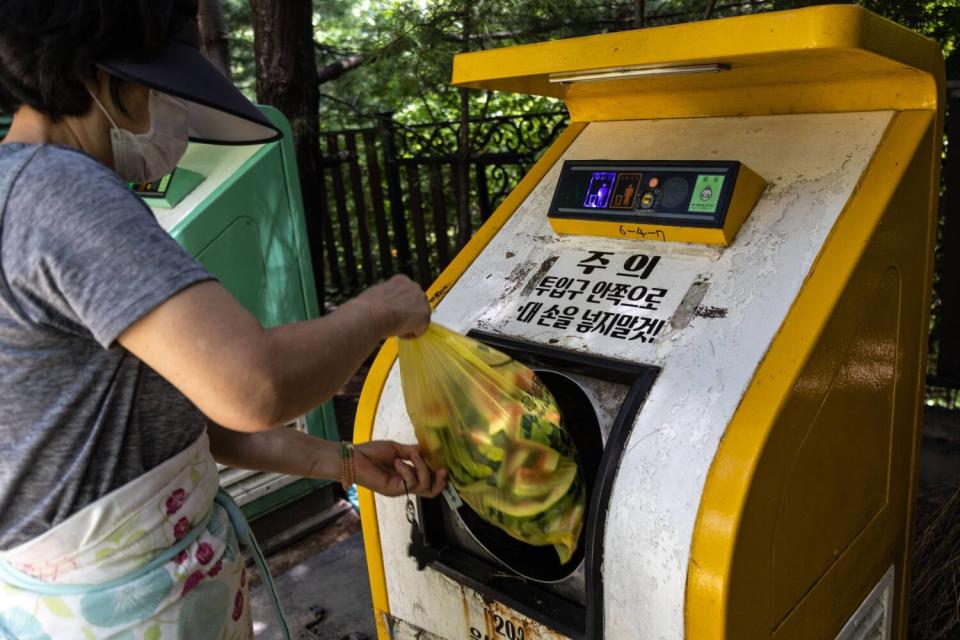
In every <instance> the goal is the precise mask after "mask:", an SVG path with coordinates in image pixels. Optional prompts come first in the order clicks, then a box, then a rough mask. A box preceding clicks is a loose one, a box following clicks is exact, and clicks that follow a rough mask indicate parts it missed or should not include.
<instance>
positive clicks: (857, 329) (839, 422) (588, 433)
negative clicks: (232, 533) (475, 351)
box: [356, 6, 944, 640]
mask: <svg viewBox="0 0 960 640" xmlns="http://www.w3.org/2000/svg"><path fill="white" fill-rule="evenodd" d="M453 80H454V83H455V84H456V85H458V86H463V87H471V88H477V89H489V90H499V91H511V92H518V93H528V94H537V95H546V96H554V97H557V98H560V99H562V100H564V102H565V103H566V105H567V107H568V109H569V112H570V118H571V123H570V125H569V127H568V128H567V129H566V131H565V132H563V133H562V135H560V137H559V138H558V139H557V141H556V142H555V143H554V144H553V146H552V147H550V149H549V150H547V152H546V153H545V154H544V155H543V157H542V158H541V159H540V160H539V162H538V163H537V164H536V165H535V166H534V167H533V168H532V169H531V171H530V172H529V173H528V174H527V175H526V176H525V177H524V178H523V180H522V181H521V182H520V183H519V185H518V186H517V188H516V189H515V190H514V191H513V193H511V194H510V196H509V197H508V198H507V199H506V200H505V201H504V203H503V204H502V205H501V206H500V208H499V209H498V210H497V211H496V213H495V214H494V215H493V216H492V218H491V219H490V220H489V221H488V222H487V223H486V224H485V225H484V226H483V227H482V228H481V229H480V230H479V231H478V232H477V234H476V235H475V236H474V238H473V239H472V241H471V242H470V243H469V244H468V245H467V246H466V247H465V249H464V250H463V251H462V252H461V253H460V254H459V255H458V256H457V257H456V258H455V259H454V260H453V262H452V263H451V265H450V266H449V267H448V268H447V270H446V271H444V273H443V274H442V275H441V276H440V278H439V279H438V280H437V282H436V283H434V285H433V286H432V287H431V288H430V290H429V297H430V300H431V302H432V304H433V305H434V307H435V309H436V312H435V316H434V317H435V320H436V321H437V322H439V323H441V324H444V325H446V326H449V327H451V328H453V329H456V330H459V331H461V332H465V333H471V334H472V335H474V336H476V337H478V338H479V339H481V340H484V341H486V342H488V343H489V344H491V345H493V346H495V347H497V348H499V349H502V350H504V351H506V352H507V353H509V354H512V355H513V356H515V357H516V358H518V359H520V360H522V361H524V362H526V363H528V364H529V365H530V366H531V367H532V368H534V369H535V370H537V371H540V372H541V374H542V378H543V380H544V382H545V384H546V385H547V386H548V387H550V388H551V389H552V390H553V392H554V395H555V396H556V397H557V399H558V402H559V403H560V406H561V409H562V411H563V414H564V418H565V424H566V425H567V427H568V429H569V430H570V431H571V434H572V437H573V439H574V441H575V442H576V444H577V446H578V449H579V452H580V458H581V464H582V468H583V470H584V473H585V476H586V478H587V483H588V485H589V491H590V494H589V495H590V497H589V500H588V515H587V520H586V526H585V527H584V533H583V536H582V538H581V541H580V552H579V553H578V555H577V556H576V557H575V558H574V559H573V560H572V561H571V562H570V563H568V564H567V565H564V566H558V560H557V557H556V554H555V553H554V552H553V551H552V549H543V548H537V547H531V546H526V545H525V544H523V543H521V542H517V541H515V540H513V539H511V538H507V537H506V536H505V535H504V534H500V533H499V531H498V530H496V529H492V528H491V527H490V526H488V525H485V524H484V523H483V522H482V521H480V520H479V519H478V518H477V517H476V515H475V514H473V513H472V512H471V511H470V510H469V508H468V507H465V506H459V507H457V506H456V501H455V500H445V499H443V498H438V499H435V500H422V501H420V502H419V503H418V504H417V505H416V509H415V513H414V514H413V516H414V517H413V519H414V520H415V522H416V524H417V530H416V531H417V532H419V536H418V535H414V533H415V532H414V531H412V526H411V524H408V520H407V514H406V512H405V502H404V500H402V499H386V498H381V497H374V496H373V495H372V494H371V493H369V492H366V491H364V492H362V493H361V513H362V520H363V530H364V540H365V544H366V550H367V556H368V563H369V573H370V582H371V588H372V594H373V603H374V607H375V613H376V619H377V625H378V632H379V635H380V638H381V640H386V639H387V638H397V639H405V638H421V639H423V638H441V639H443V640H547V639H550V640H554V639H557V638H577V639H580V638H589V639H600V638H606V639H611V640H643V639H646V638H650V639H653V638H656V639H658V640H660V639H671V638H696V639H729V640H747V639H753V638H777V639H785V638H792V639H800V640H817V639H821V638H824V639H833V638H844V639H848V638H903V637H905V629H906V615H905V610H906V593H907V585H908V581H909V533H910V526H911V504H912V501H913V494H914V491H915V484H916V482H915V477H916V450H917V444H918V441H919V434H920V421H919V416H920V407H921V399H922V395H921V394H922V389H923V380H924V375H923V372H924V364H925V353H926V333H927V322H928V314H929V311H928V309H929V303H930V285H931V264H932V248H933V243H934V235H935V202H936V195H937V190H938V173H939V158H940V131H941V126H942V117H943V112H942V106H941V105H942V100H941V96H942V94H943V91H944V81H943V63H942V57H941V54H940V51H939V48H938V47H937V45H936V44H935V43H934V42H932V41H929V40H926V39H924V38H922V37H920V36H918V35H916V34H914V33H912V32H910V31H908V30H906V29H903V28H901V27H899V26H897V25H896V24H894V23H892V22H888V21H887V20H884V19H882V18H880V17H878V16H876V15H874V14H871V13H869V12H867V11H865V10H863V9H861V8H858V7H855V6H831V7H816V8H808V9H802V10H798V11H792V12H783V13H769V14H761V15H753V16H746V17H737V18H731V19H724V20H715V21H710V22H704V23H695V24H686V25H680V26H670V27H663V28H656V29H645V30H641V31H631V32H624V33H614V34H606V35H599V36H592V37H586V38H578V39H572V40H565V41H556V42H549V43H544V44H536V45H528V46H521V47H516V48H507V49H500V50H492V51H483V52H477V53H470V54H464V55H459V56H457V57H456V59H455V60H454V70H453ZM395 359H396V345H395V344H394V343H388V344H387V345H386V346H385V347H384V348H383V350H382V351H381V353H380V354H379V356H378V358H377V360H376V362H375V364H374V366H373V367H372V369H371V370H370V374H369V377H368V378H367V382H366V386H365V387H364V390H363V394H362V396H361V399H360V407H359V412H358V415H357V423H356V434H357V439H358V440H361V441H362V440H366V439H368V438H393V439H396V440H401V441H407V442H409V441H412V440H413V439H414V434H413V429H412V426H411V424H410V421H409V419H408V417H407V414H406V411H405V408H404V401H403V395H402V391H401V386H400V376H399V370H398V367H396V366H395V364H396V363H395ZM420 536H422V540H419V539H418V538H419V537H420ZM419 567H423V569H422V570H418V568H419Z"/></svg>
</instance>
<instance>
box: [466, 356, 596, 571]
mask: <svg viewBox="0 0 960 640" xmlns="http://www.w3.org/2000/svg"><path fill="white" fill-rule="evenodd" d="M536 373H537V376H538V377H539V378H540V380H541V381H543V384H545V385H546V386H547V388H548V389H549V390H550V392H551V393H552V394H553V397H554V398H556V400H557V404H558V405H559V407H560V413H561V415H562V416H563V424H564V426H565V427H566V429H567V432H568V433H569V434H570V438H571V439H572V440H573V443H574V445H576V447H577V454H578V456H579V458H580V467H581V470H582V472H583V480H584V484H585V485H586V487H585V488H586V492H587V512H586V513H585V514H584V526H583V528H582V529H581V530H580V540H579V541H578V543H577V550H576V552H575V553H574V554H573V557H572V558H570V560H569V562H567V563H565V564H561V563H560V558H559V557H557V552H556V551H555V550H554V548H553V547H552V546H535V545H531V544H527V543H525V542H521V541H519V540H517V539H515V538H512V537H511V536H509V535H507V534H506V533H504V532H503V531H502V530H500V529H498V528H497V527H495V526H493V525H491V524H489V523H487V522H486V521H484V520H483V519H482V518H480V516H478V515H477V514H476V512H475V511H474V510H473V509H471V508H470V507H469V506H468V505H467V504H464V505H463V506H461V507H460V508H459V509H458V510H457V513H458V514H459V516H460V519H461V520H462V521H463V524H464V525H465V526H466V527H467V529H468V530H469V531H470V534H471V535H472V536H473V537H474V539H476V541H477V542H479V543H480V544H481V545H482V546H483V547H484V548H485V549H486V550H487V551H488V552H489V553H490V554H491V555H493V556H494V557H495V558H496V559H497V560H499V561H500V562H501V563H502V564H503V565H505V566H506V567H508V568H509V569H512V570H513V571H515V572H516V573H518V574H520V575H522V576H524V577H526V578H529V579H531V580H536V581H539V582H558V581H560V580H563V579H564V578H566V577H568V576H569V575H570V574H572V573H573V572H574V571H576V570H577V567H579V566H580V563H581V562H582V561H583V554H584V546H585V543H586V538H587V527H586V523H587V520H588V517H589V515H590V496H592V495H593V485H594V481H595V480H596V477H597V470H598V469H599V468H600V457H601V456H602V454H603V439H602V437H601V435H600V424H599V422H598V421H597V412H596V411H595V410H594V408H593V404H592V403H591V402H590V399H589V398H588V397H587V394H586V393H584V391H583V389H581V388H580V385H578V384H577V383H576V382H574V381H573V380H571V379H570V378H568V377H566V376H565V375H562V374H559V373H554V372H552V371H537V372H536Z"/></svg>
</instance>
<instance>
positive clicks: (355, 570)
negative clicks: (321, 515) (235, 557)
mask: <svg viewBox="0 0 960 640" xmlns="http://www.w3.org/2000/svg"><path fill="white" fill-rule="evenodd" d="M268 562H269V564H270V567H271V573H272V574H273V576H274V584H275V585H276V588H277V595H278V596H279V597H280V603H281V605H282V606H283V609H284V612H285V614H286V618H287V623H288V625H289V627H290V634H291V637H292V638H293V639H294V640H375V639H376V636H377V634H376V628H375V623H374V620H373V603H372V602H371V600H370V583H369V581H368V579H367V565H366V560H365V559H364V552H363V539H362V537H361V535H360V521H359V518H358V517H357V516H356V514H355V513H353V512H352V511H350V512H348V513H347V515H344V516H342V517H341V518H340V519H339V520H338V521H337V522H336V523H333V524H332V525H330V526H328V527H327V528H326V529H324V530H323V531H321V532H319V533H317V534H315V535H313V536H309V537H307V538H305V539H303V540H302V541H300V542H298V543H296V544H294V545H292V546H291V547H288V548H287V549H285V550H283V551H281V552H279V553H276V554H274V555H272V556H270V558H269V560H268ZM251 583H252V584H253V585H255V586H253V588H252V590H251V594H250V601H251V608H252V610H253V620H254V622H253V628H254V632H255V634H256V637H257V639H258V640H280V639H281V638H282V636H281V634H280V629H279V626H278V624H277V620H276V617H275V615H274V611H273V607H272V605H271V603H270V599H269V596H268V594H267V590H266V588H265V587H264V586H263V585H262V584H260V581H259V580H252V581H251Z"/></svg>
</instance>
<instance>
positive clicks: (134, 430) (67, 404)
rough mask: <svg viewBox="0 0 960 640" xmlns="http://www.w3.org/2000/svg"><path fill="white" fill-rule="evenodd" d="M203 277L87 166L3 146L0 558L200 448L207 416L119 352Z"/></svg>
mask: <svg viewBox="0 0 960 640" xmlns="http://www.w3.org/2000/svg"><path fill="white" fill-rule="evenodd" d="M210 277H211V276H210V275H209V273H207V271H206V270H204V269H203V267H201V266H200V265H199V264H197V262H196V261H195V260H194V259H193V258H191V257H190V256H189V255H188V254H187V253H186V252H184V251H183V249H181V248H180V246H179V245H178V244H177V243H176V242H175V241H174V240H173V239H172V238H171V237H170V236H169V235H168V234H167V233H166V232H165V231H164V230H163V229H162V228H161V227H160V225H159V224H158V223H157V221H156V219H155V218H154V216H153V214H152V213H151V211H150V209H149V208H148V207H147V206H146V205H144V203H143V202H142V201H141V200H140V199H139V198H138V197H137V196H136V195H134V194H133V193H132V192H131V191H130V190H129V189H127V187H126V185H125V184H123V183H122V182H121V181H120V180H119V178H117V176H116V175H115V174H113V173H112V172H111V171H109V170H108V169H106V168H105V167H103V166H102V165H100V164H99V163H98V162H96V161H95V160H94V159H92V158H91V157H89V156H87V155H85V154H83V153H81V152H79V151H75V150H71V149H67V148H64V147H59V146H54V145H25V144H7V145H0V550H5V549H10V548H12V547H14V546H16V545H18V544H20V543H22V542H25V541H27V540H29V539H30V538H32V537H34V536H37V535H39V534H42V533H44V532H45V531H47V530H48V529H50V528H51V527H53V526H55V525H56V524H58V523H60V522H62V521H63V520H65V519H66V518H67V517H69V516H70V515H71V514H73V513H75V512H76V511H78V510H80V509H82V508H83V507H84V506H86V505H88V504H90V503H91V502H93V501H95V500H97V499H98V498H100V497H102V496H104V495H106V494H107V493H109V492H110V491H112V490H113V489H116V488H118V487H120V486H122V485H123V484H125V483H127V482H129V481H131V480H133V479H135V478H137V477H138V476H140V475H142V474H143V473H145V472H146V471H148V470H150V469H151V468H153V467H155V466H157V465H159V464H160V463H162V462H163V461H165V460H167V459H168V458H170V457H172V456H173V455H175V454H177V453H179V452H180V451H182V450H183V449H184V448H186V447H187V446H188V445H189V444H190V443H191V442H193V441H194V440H195V439H196V438H197V437H198V436H199V434H200V432H201V431H202V429H203V428H204V425H205V418H204V416H203V414H201V413H200V411H199V410H197V408H196V407H194V405H193V404H192V403H191V402H190V401H189V400H187V398H186V397H184V396H183V395H182V394H181V393H180V392H179V391H177V390H176V389H175V388H174V387H172V386H171V385H170V384H169V383H168V382H167V381H166V380H164V379H163V378H161V377H160V376H159V375H158V374H157V373H156V372H154V371H153V370H152V369H150V367H148V366H146V365H145V364H143V363H142V362H141V361H140V360H138V359H137V358H136V357H135V356H133V355H132V354H131V353H130V352H128V351H127V350H126V349H124V348H123V347H121V346H119V345H117V344H115V341H116V338H117V336H119V335H120V334H121V333H123V331H124V330H125V329H126V328H127V327H129V326H130V325H131V324H132V323H133V322H135V321H136V320H137V319H139V318H140V317H142V316H143V315H144V314H146V313H147V312H148V311H150V310H151V309H153V308H154V307H156V306H157V305H158V304H160V303H161V302H163V301H164V300H166V299H168V298H169V297H170V296H172V295H173V294H175V293H177V292H178V291H180V290H182V289H184V288H185V287H187V286H189V285H191V284H193V283H196V282H199V281H202V280H207V279H210Z"/></svg>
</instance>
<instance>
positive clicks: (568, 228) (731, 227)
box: [549, 164, 767, 247]
mask: <svg viewBox="0 0 960 640" xmlns="http://www.w3.org/2000/svg"><path fill="white" fill-rule="evenodd" d="M766 187H767V183H766V182H765V181H764V179H763V178H761V177H760V176H759V175H757V173H756V172H755V171H753V170H751V169H750V168H749V167H748V166H746V165H744V164H741V165H740V169H739V171H738V172H737V183H736V185H735V186H734V188H733V194H732V196H731V197H730V205H729V206H728V207H727V217H726V218H725V219H724V221H723V227H720V228H710V227H678V226H675V225H668V224H637V223H630V224H626V225H625V224H624V223H622V222H610V221H606V220H584V219H579V218H549V221H550V226H551V227H552V228H553V230H554V231H556V232H557V233H559V234H565V235H575V236H604V237H607V238H631V239H638V240H654V241H661V242H686V243H694V244H712V245H719V246H723V247H725V246H727V245H729V244H730V243H731V242H733V238H734V237H735V236H736V235H737V232H738V231H739V230H740V227H741V226H743V222H744V220H746V219H747V216H749V215H750V212H751V211H753V207H754V205H756V204H757V200H759V199H760V194H761V193H763V190H764V189H766Z"/></svg>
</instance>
